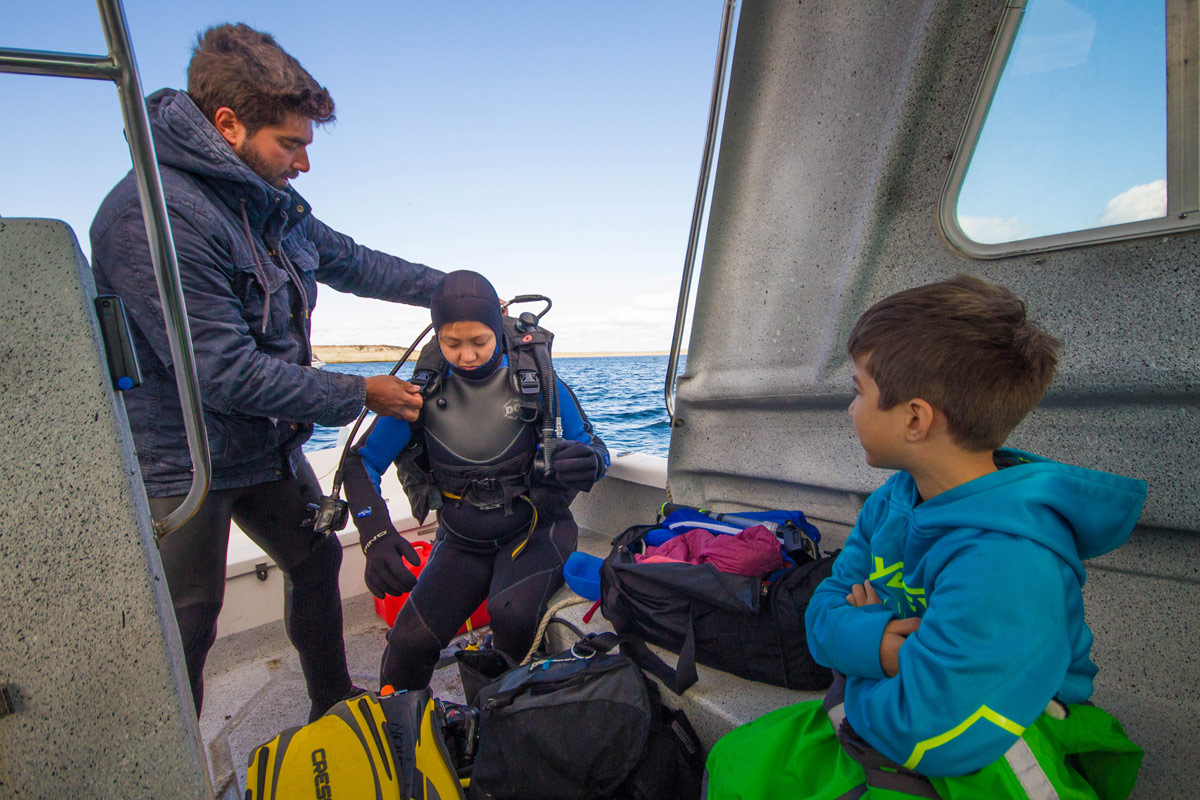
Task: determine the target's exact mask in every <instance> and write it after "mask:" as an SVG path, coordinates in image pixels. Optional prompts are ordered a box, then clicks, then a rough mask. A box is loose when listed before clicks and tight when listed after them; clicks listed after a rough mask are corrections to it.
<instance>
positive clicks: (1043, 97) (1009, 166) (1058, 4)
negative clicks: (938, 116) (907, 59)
mask: <svg viewBox="0 0 1200 800" xmlns="http://www.w3.org/2000/svg"><path fill="white" fill-rule="evenodd" d="M1011 6H1012V7H1011V8H1010V9H1009V10H1008V11H1007V12H1006V15H1005V18H1004V21H1003V23H1002V25H1001V28H1000V30H999V32H998V34H997V41H996V45H995V48H994V51H993V53H992V57H991V63H990V64H989V65H988V68H987V70H986V72H985V77H984V82H983V85H982V87H981V90H980V92H979V96H978V97H977V98H976V101H975V108H974V109H973V110H972V114H971V118H970V120H969V122H968V125H967V129H966V131H965V133H964V136H963V142H962V145H961V146H960V147H959V149H958V152H957V153H956V159H955V162H954V165H953V166H952V168H951V175H950V179H949V181H948V183H947V188H946V192H945V194H944V196H943V198H942V208H941V223H942V228H943V231H944V232H945V233H946V236H947V239H948V240H949V241H950V242H951V243H952V244H953V245H955V246H956V247H958V248H959V249H961V250H963V251H964V252H966V253H967V254H969V255H973V256H976V257H982V258H989V257H993V258H994V257H1000V256H1004V255H1010V254H1015V253H1022V252H1029V251H1034V250H1049V249H1057V248H1061V247H1066V246H1071V245H1074V244H1082V243H1094V242H1097V241H1107V240H1114V239H1124V238H1131V237H1134V236H1145V235H1151V234H1155V233H1161V232H1163V231H1164V230H1170V229H1180V228H1191V227H1195V226H1196V225H1197V224H1200V219H1198V218H1200V214H1196V213H1195V212H1196V210H1197V206H1198V202H1197V193H1198V184H1200V169H1198V164H1200V143H1198V142H1200V135H1198V133H1197V116H1196V113H1197V111H1196V109H1197V105H1198V100H1197V98H1198V96H1200V92H1198V91H1197V88H1198V86H1200V81H1198V80H1197V77H1196V76H1197V65H1196V58H1195V55H1196V39H1197V28H1198V22H1197V19H1196V4H1195V3H1188V2H1187V0H1158V1H1157V2H1155V1H1154V0H1147V1H1146V2H1137V3H1130V2H1128V0H1026V2H1024V3H1019V2H1018V3H1012V4H1011ZM1189 6H1190V7H1189Z"/></svg>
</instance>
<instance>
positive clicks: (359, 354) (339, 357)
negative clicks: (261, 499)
mask: <svg viewBox="0 0 1200 800" xmlns="http://www.w3.org/2000/svg"><path fill="white" fill-rule="evenodd" d="M405 349H406V348H403V347H391V346H389V345H382V344H344V345H343V344H335V345H313V355H314V356H315V357H316V358H318V359H320V360H321V361H324V362H325V363H326V364H362V363H366V362H371V361H397V360H399V358H400V356H402V355H404V351H405ZM554 355H555V357H556V358H612V357H616V356H666V355H670V352H668V351H666V350H639V351H636V352H628V353H618V352H609V351H603V352H594V353H555V354H554ZM683 355H687V352H686V351H685V352H684V353H683ZM408 360H409V361H416V360H417V353H413V354H412V356H411V357H409V359H408Z"/></svg>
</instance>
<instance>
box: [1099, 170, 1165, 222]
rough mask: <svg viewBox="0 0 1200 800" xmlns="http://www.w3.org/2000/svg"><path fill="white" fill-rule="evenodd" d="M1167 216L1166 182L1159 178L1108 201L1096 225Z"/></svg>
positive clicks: (1127, 190)
mask: <svg viewBox="0 0 1200 800" xmlns="http://www.w3.org/2000/svg"><path fill="white" fill-rule="evenodd" d="M1166 215H1167V181H1166V180H1165V179H1163V178H1159V179H1158V180H1156V181H1150V183H1143V184H1140V185H1138V186H1134V187H1132V188H1130V189H1126V190H1125V191H1123V192H1121V193H1120V194H1119V195H1117V196H1116V197H1114V198H1113V199H1112V200H1109V201H1108V205H1107V206H1105V208H1104V213H1103V214H1101V215H1100V219H1099V220H1098V221H1097V223H1096V224H1097V225H1119V224H1120V223H1122V222H1136V221H1137V220H1140V219H1157V218H1158V217H1165V216H1166Z"/></svg>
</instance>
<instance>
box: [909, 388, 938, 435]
mask: <svg viewBox="0 0 1200 800" xmlns="http://www.w3.org/2000/svg"><path fill="white" fill-rule="evenodd" d="M907 410H908V419H907V420H906V421H905V424H904V439H905V441H908V442H914V443H915V442H923V441H925V439H926V438H928V437H929V431H930V430H931V429H932V428H933V423H934V420H935V418H936V416H937V411H936V410H935V409H934V407H933V406H932V405H930V404H929V402H928V401H927V400H922V399H921V398H919V397H915V398H913V399H912V400H909V401H908V409H907Z"/></svg>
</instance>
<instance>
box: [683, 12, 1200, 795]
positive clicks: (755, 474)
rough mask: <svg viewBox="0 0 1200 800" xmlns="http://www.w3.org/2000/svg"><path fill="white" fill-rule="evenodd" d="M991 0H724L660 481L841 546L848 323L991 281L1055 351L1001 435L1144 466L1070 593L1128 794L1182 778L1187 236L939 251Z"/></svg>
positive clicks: (1187, 636)
mask: <svg viewBox="0 0 1200 800" xmlns="http://www.w3.org/2000/svg"><path fill="white" fill-rule="evenodd" d="M1009 5H1013V4H1011V3H1006V2H1004V0H989V1H988V2H970V3H964V2H959V1H958V0H926V1H925V2H917V1H916V0H912V1H911V2H896V3H862V2H858V1H857V0H825V1H824V2H819V3H814V2H787V3H784V2H772V1H770V0H746V2H745V3H744V5H743V7H742V10H741V15H740V21H739V27H738V31H737V39H736V43H735V47H734V56H733V65H732V70H731V74H730V79H729V97H728V102H727V106H726V110H725V119H724V130H723V135H722V140H721V145H720V156H719V159H718V164H717V171H716V176H715V181H714V189H713V198H712V206H711V217H710V221H709V225H708V232H707V238H706V243H705V248H704V257H703V264H702V270H701V273H700V279H699V286H698V291H697V301H696V309H695V315H694V323H693V332H692V335H691V339H690V342H689V354H688V360H687V367H686V372H685V374H684V376H683V377H682V379H681V381H680V384H679V389H678V403H677V417H678V419H677V420H676V427H675V428H674V430H673V434H672V441H671V450H670V460H669V485H670V491H671V494H672V497H673V499H674V500H675V501H677V502H684V503H692V504H700V505H706V506H708V507H712V508H716V509H719V510H731V509H736V508H747V507H765V508H772V507H787V508H796V507H799V508H802V509H803V510H805V511H806V512H807V513H808V514H809V515H810V516H812V517H814V518H816V521H817V524H818V525H820V526H822V527H823V528H824V529H826V530H829V531H832V532H833V535H832V536H829V537H827V544H828V545H829V546H830V547H833V546H837V544H838V542H839V539H840V537H841V536H842V535H844V533H845V531H846V530H847V528H846V526H848V525H851V524H853V522H854V519H855V517H856V515H857V512H858V510H859V508H860V507H861V504H862V501H863V499H864V498H865V496H866V495H867V494H868V493H869V492H870V491H872V490H873V489H875V488H876V487H878V486H879V485H881V484H882V483H883V481H884V480H886V479H887V477H888V476H889V475H890V473H888V472H885V471H882V470H876V469H872V468H870V467H868V466H867V465H866V464H865V462H864V460H863V453H862V449H861V448H860V446H859V444H858V441H857V439H856V436H855V433H854V428H853V426H852V424H851V421H850V419H849V417H848V415H847V413H846V409H847V406H848V405H849V403H850V401H851V399H852V386H851V373H852V363H851V361H850V359H849V357H848V356H847V354H846V339H847V335H848V333H849V331H850V329H851V327H852V326H853V324H854V322H855V320H856V319H857V318H858V316H859V315H860V314H861V313H862V312H863V311H864V310H866V309H867V308H868V307H869V306H870V305H871V304H873V303H874V302H876V301H877V300H880V299H881V298H883V297H885V296H887V295H888V294H891V293H893V292H896V291H899V290H901V289H906V288H910V287H913V286H917V285H920V284H924V283H928V282H931V281H936V280H941V279H944V278H947V277H950V276H953V275H955V274H957V273H968V274H972V275H977V276H980V277H982V278H985V279H987V280H990V281H994V282H997V283H1001V284H1004V285H1006V286H1008V287H1010V288H1011V289H1013V290H1014V291H1015V292H1017V293H1018V294H1019V295H1020V296H1021V297H1023V298H1024V299H1025V301H1026V302H1027V304H1028V307H1029V313H1030V316H1031V317H1032V318H1033V319H1035V320H1038V321H1040V322H1041V323H1042V324H1043V325H1044V326H1045V327H1046V328H1047V329H1048V330H1049V331H1050V332H1051V333H1052V334H1054V335H1055V336H1057V337H1059V338H1060V339H1061V340H1062V341H1063V342H1064V349H1063V353H1062V358H1061V365H1060V370H1059V375H1058V378H1057V379H1056V381H1055V383H1054V385H1053V386H1052V387H1051V389H1050V391H1049V393H1048V394H1047V396H1046V398H1045V399H1044V401H1043V403H1042V404H1041V406H1040V407H1039V408H1038V409H1037V410H1035V411H1034V412H1033V413H1032V414H1031V415H1030V416H1029V417H1028V418H1027V419H1026V421H1025V422H1024V423H1022V425H1021V426H1020V427H1019V428H1018V429H1017V430H1016V432H1015V433H1014V434H1013V435H1012V436H1011V437H1010V440H1009V444H1010V445H1012V446H1014V447H1018V448H1021V449H1025V450H1029V451H1032V452H1035V453H1038V454H1041V455H1044V456H1047V457H1049V458H1052V459H1055V460H1059V461H1064V462H1068V463H1072V464H1078V465H1081V466H1085V467H1091V468H1094V469H1101V470H1107V471H1111V472H1116V473H1120V474H1123V475H1129V476H1132V477H1137V478H1142V479H1145V480H1147V481H1148V482H1149V486H1150V489H1149V499H1148V501H1147V503H1146V506H1145V511H1144V514H1143V517H1142V519H1141V527H1139V529H1138V530H1137V531H1136V532H1135V533H1134V536H1133V537H1132V539H1131V541H1130V542H1129V544H1127V545H1126V546H1125V547H1123V548H1122V549H1121V550H1118V551H1117V552H1116V553H1114V554H1112V555H1110V556H1107V557H1105V558H1103V559H1098V560H1096V561H1093V562H1090V563H1089V565H1088V567H1089V573H1090V577H1089V581H1088V584H1087V586H1086V587H1085V596H1086V599H1087V601H1088V612H1089V618H1088V619H1089V624H1090V625H1091V626H1092V629H1093V631H1094V632H1095V635H1096V645H1095V648H1094V650H1093V659H1094V660H1095V661H1096V662H1097V664H1098V665H1099V667H1100V676H1099V678H1098V682H1097V687H1098V691H1097V695H1096V698H1095V699H1096V701H1097V702H1098V703H1100V704H1101V705H1104V706H1106V707H1108V708H1110V710H1112V711H1114V712H1115V713H1116V714H1117V715H1118V716H1119V717H1120V718H1121V719H1122V720H1124V721H1125V723H1126V725H1127V727H1128V728H1129V729H1130V730H1131V732H1132V736H1133V738H1134V739H1135V740H1136V741H1138V742H1139V743H1141V744H1142V745H1143V746H1145V747H1146V749H1147V751H1148V752H1149V756H1148V757H1147V761H1146V768H1145V770H1144V772H1143V776H1142V779H1141V783H1140V784H1139V790H1138V794H1139V796H1144V797H1159V796H1162V797H1165V796H1171V795H1172V794H1175V793H1178V791H1179V790H1181V789H1182V787H1183V786H1185V785H1190V783H1189V781H1192V780H1194V778H1195V777H1196V776H1197V771H1196V766H1195V763H1194V759H1192V758H1190V757H1188V756H1187V754H1186V751H1185V748H1186V747H1188V746H1190V745H1191V744H1194V742H1195V736H1196V733H1197V732H1198V731H1197V723H1196V721H1195V720H1196V717H1197V711H1198V710H1200V690H1198V689H1197V686H1200V660H1197V659H1196V658H1195V657H1194V654H1193V645H1192V644H1191V642H1193V641H1195V633H1196V631H1195V628H1196V619H1197V617H1198V616H1200V602H1198V601H1197V597H1200V593H1197V591H1196V589H1197V582H1198V580H1197V575H1196V573H1195V569H1194V564H1195V563H1196V561H1197V557H1198V556H1200V538H1198V537H1197V531H1198V530H1200V504H1198V503H1197V502H1196V498H1197V496H1200V470H1198V469H1196V467H1197V461H1198V459H1197V442H1198V441H1200V415H1198V414H1197V405H1198V401H1200V385H1198V384H1197V381H1196V379H1195V376H1196V375H1197V374H1198V370H1197V367H1198V366H1200V365H1198V363H1197V361H1198V358H1200V355H1198V350H1197V347H1196V342H1198V341H1200V315H1197V314H1196V312H1195V309H1196V307H1197V300H1198V297H1197V294H1198V287H1200V280H1198V278H1200V274H1198V273H1200V235H1197V234H1196V233H1194V232H1192V233H1188V232H1184V233H1176V234H1171V235H1169V236H1160V237H1155V238H1141V239H1133V240H1129V241H1121V242H1115V243H1108V244H1100V245H1092V246H1080V247H1074V248H1070V249H1062V250H1057V251H1050V252H1040V253H1034V254H1028V255H1017V256H1012V257H1007V258H998V259H991V260H981V259H976V258H971V257H969V256H967V255H966V254H964V253H962V252H959V251H957V250H955V249H954V248H952V247H951V246H950V245H949V244H948V243H947V241H946V240H945V239H944V237H943V236H942V234H941V232H940V230H939V223H938V217H939V213H938V212H939V201H940V199H941V196H942V193H943V190H944V188H945V186H946V183H947V177H948V175H949V172H950V169H951V164H952V162H953V160H954V157H955V154H956V150H957V148H958V147H959V146H960V136H961V134H962V133H963V130H964V125H965V123H966V121H967V119H968V115H969V113H970V110H971V107H972V102H973V99H974V97H975V94H976V91H977V89H978V88H979V86H980V83H981V80H982V78H983V75H984V71H985V66H986V64H987V61H988V56H989V53H990V51H991V49H992V47H993V44H994V42H995V39H996V34H997V31H998V30H1000V25H1001V22H1002V17H1003V15H1004V13H1005V9H1006V6H1009ZM1149 654H1153V655H1152V656H1150V655H1149Z"/></svg>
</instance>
